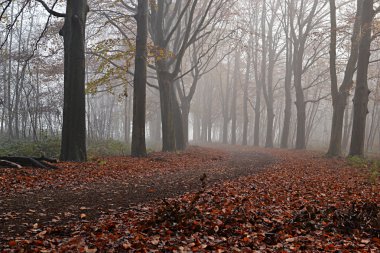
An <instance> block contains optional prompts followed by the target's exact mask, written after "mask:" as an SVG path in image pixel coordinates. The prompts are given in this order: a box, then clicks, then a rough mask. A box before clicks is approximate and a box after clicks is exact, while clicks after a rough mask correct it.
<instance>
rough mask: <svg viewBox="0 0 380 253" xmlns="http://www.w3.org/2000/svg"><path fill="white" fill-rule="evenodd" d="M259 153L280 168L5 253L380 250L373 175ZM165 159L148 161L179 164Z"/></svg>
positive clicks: (24, 242)
mask: <svg viewBox="0 0 380 253" xmlns="http://www.w3.org/2000/svg"><path fill="white" fill-rule="evenodd" d="M260 152H267V153H270V154H271V155H273V156H275V157H277V159H278V162H276V163H274V164H272V165H268V166H267V168H266V170H265V171H262V172H261V173H258V174H256V175H253V176H250V177H244V178H239V179H237V180H233V181H226V182H223V183H220V184H215V185H206V187H205V188H203V189H202V190H201V191H198V192H196V193H188V194H185V195H183V196H180V197H176V198H172V199H166V200H163V201H158V202H152V203H149V204H145V205H138V206H137V207H136V208H133V209H131V210H129V211H127V212H125V211H124V212H120V211H118V210H116V209H112V210H113V212H112V214H110V215H105V216H102V217H100V218H99V219H98V220H97V221H87V220H84V218H86V214H84V213H82V214H81V215H80V218H81V219H83V220H82V221H77V222H72V223H70V224H67V225H65V226H61V227H60V226H51V227H41V226H40V225H39V224H37V225H36V226H33V229H32V230H31V231H29V233H28V234H27V235H25V238H24V239H21V240H17V241H16V240H14V238H13V239H10V240H9V241H8V242H7V243H6V244H4V245H1V244H0V248H1V246H3V247H4V248H5V249H12V248H16V247H17V248H28V249H30V250H35V251H38V250H39V251H44V250H51V251H57V250H60V251H79V252H90V253H93V252H105V251H110V252H111V251H113V252H118V251H137V252H144V251H145V252H146V251H152V252H155V251H156V252H164V251H172V252H189V251H193V252H210V251H213V252H234V251H236V252H239V251H242V252H252V251H253V252H254V251H256V252H299V251H307V252H313V251H321V252H334V251H337V252H353V251H362V252H378V251H379V250H380V239H379V236H380V206H379V203H380V202H379V201H380V196H379V187H378V186H373V185H371V184H370V183H369V182H368V174H367V171H366V170H363V169H357V168H356V169H354V168H351V167H349V166H347V165H346V163H345V162H344V161H343V160H330V159H326V158H323V157H322V156H319V155H317V154H315V153H310V152H289V151H281V150H260ZM192 155H193V156H194V159H195V158H196V154H194V153H192ZM158 158H159V159H158ZM158 158H154V160H151V159H152V158H148V159H146V160H144V161H145V162H149V163H169V162H168V161H170V160H171V159H172V158H171V156H165V157H164V158H162V159H161V157H158ZM179 158H180V157H179ZM178 160H180V159H178ZM180 162H181V161H178V163H180ZM107 165H109V162H107ZM149 189H153V188H148V191H149ZM77 208H78V209H79V210H80V211H83V212H84V211H86V210H88V208H87V207H85V206H82V207H77ZM82 215H84V216H83V217H82ZM19 239H20V238H19Z"/></svg>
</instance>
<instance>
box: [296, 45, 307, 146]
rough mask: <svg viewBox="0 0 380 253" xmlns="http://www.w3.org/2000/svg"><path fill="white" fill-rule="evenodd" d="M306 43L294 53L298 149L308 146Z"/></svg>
mask: <svg viewBox="0 0 380 253" xmlns="http://www.w3.org/2000/svg"><path fill="white" fill-rule="evenodd" d="M303 49H304V45H303V44H301V45H300V46H299V47H298V50H295V52H294V53H295V54H294V87H295V90H296V108H297V134H296V149H305V148H306V139H305V137H306V135H305V134H306V104H305V96H304V94H303V88H302V59H303Z"/></svg>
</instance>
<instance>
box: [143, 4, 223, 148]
mask: <svg viewBox="0 0 380 253" xmlns="http://www.w3.org/2000/svg"><path fill="white" fill-rule="evenodd" d="M226 2H227V0H223V1H218V2H217V3H216V2H215V1H214V0H208V1H202V2H199V1H198V0H193V1H187V2H186V3H182V1H176V2H175V3H173V2H171V1H151V4H153V5H154V7H153V8H151V18H150V32H151V35H152V40H153V43H154V45H155V46H156V48H157V57H156V61H155V69H156V73H157V79H158V85H159V91H160V103H161V122H162V150H163V151H175V150H176V149H184V148H185V146H186V142H185V139H184V134H183V126H182V124H183V120H182V115H181V113H180V109H179V106H178V100H177V96H176V94H175V88H174V82H175V80H176V78H177V77H178V74H179V73H180V71H181V64H182V59H183V57H184V55H185V52H186V51H187V49H188V48H189V47H190V46H191V45H192V44H193V43H194V42H196V41H198V40H199V39H201V38H202V37H203V35H202V34H201V33H202V32H204V31H207V32H212V31H208V30H207V29H208V28H209V26H211V27H212V28H213V26H212V23H213V21H214V20H215V19H217V17H218V15H221V13H219V11H220V9H221V8H222V7H224V6H225V3H226ZM212 28H211V30H212ZM172 54H174V55H175V57H170V56H171V55H172ZM174 55H172V56H174ZM176 118H177V120H176Z"/></svg>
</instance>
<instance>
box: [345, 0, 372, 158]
mask: <svg viewBox="0 0 380 253" xmlns="http://www.w3.org/2000/svg"><path fill="white" fill-rule="evenodd" d="M373 17H374V10H373V0H364V1H363V7H362V15H361V18H362V23H361V32H362V34H361V39H360V43H359V56H358V70H357V75H356V87H355V95H354V119H353V125H352V133H351V145H350V152H349V154H350V156H363V155H364V140H365V126H366V119H367V113H368V108H367V105H368V95H369V93H370V91H369V89H368V80H367V77H368V64H369V57H370V47H371V36H372V21H373Z"/></svg>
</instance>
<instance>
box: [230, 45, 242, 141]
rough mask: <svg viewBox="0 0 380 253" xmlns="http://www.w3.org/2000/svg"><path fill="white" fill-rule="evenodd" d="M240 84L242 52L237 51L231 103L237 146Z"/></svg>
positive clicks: (232, 137) (232, 132) (233, 134)
mask: <svg viewBox="0 0 380 253" xmlns="http://www.w3.org/2000/svg"><path fill="white" fill-rule="evenodd" d="M239 84H240V50H239V49H236V53H235V66H234V82H233V86H232V101H231V114H230V115H231V144H232V145H235V144H236V99H237V89H238V85H239Z"/></svg>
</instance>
